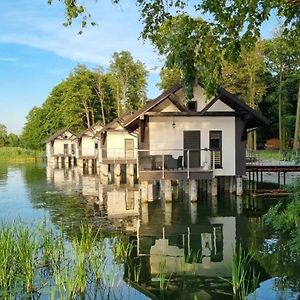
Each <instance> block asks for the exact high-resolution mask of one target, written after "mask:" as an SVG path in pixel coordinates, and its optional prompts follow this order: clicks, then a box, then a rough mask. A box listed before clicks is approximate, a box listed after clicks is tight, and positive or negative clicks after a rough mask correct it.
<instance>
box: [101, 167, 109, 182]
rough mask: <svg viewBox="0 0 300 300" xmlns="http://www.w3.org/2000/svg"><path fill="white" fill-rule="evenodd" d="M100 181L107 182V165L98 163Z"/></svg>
mask: <svg viewBox="0 0 300 300" xmlns="http://www.w3.org/2000/svg"><path fill="white" fill-rule="evenodd" d="M100 181H101V183H102V184H108V165H106V164H101V165H100Z"/></svg>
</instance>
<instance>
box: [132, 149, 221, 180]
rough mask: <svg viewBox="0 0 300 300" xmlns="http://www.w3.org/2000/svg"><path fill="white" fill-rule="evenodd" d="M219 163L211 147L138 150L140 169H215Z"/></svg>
mask: <svg viewBox="0 0 300 300" xmlns="http://www.w3.org/2000/svg"><path fill="white" fill-rule="evenodd" d="M217 164H218V160H217V159H216V153H215V151H212V150H210V149H206V148H205V149H200V150H199V149H164V150H138V169H139V171H162V173H163V178H164V173H165V172H168V171H183V172H187V173H188V178H189V173H190V172H191V171H213V170H214V169H215V167H216V166H217Z"/></svg>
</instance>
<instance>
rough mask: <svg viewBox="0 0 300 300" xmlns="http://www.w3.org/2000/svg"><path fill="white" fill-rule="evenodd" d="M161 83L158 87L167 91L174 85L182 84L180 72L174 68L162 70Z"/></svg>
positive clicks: (160, 74)
mask: <svg viewBox="0 0 300 300" xmlns="http://www.w3.org/2000/svg"><path fill="white" fill-rule="evenodd" d="M159 76H160V82H159V83H158V84H157V86H158V87H159V88H160V89H162V90H167V89H168V88H170V87H172V86H173V85H175V84H177V83H180V82H181V74H180V70H178V69H176V68H173V69H170V68H162V69H161V71H160V73H159Z"/></svg>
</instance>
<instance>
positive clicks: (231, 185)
mask: <svg viewBox="0 0 300 300" xmlns="http://www.w3.org/2000/svg"><path fill="white" fill-rule="evenodd" d="M229 181H230V183H229V192H230V193H231V194H233V193H235V192H236V184H235V177H234V176H230V177H229Z"/></svg>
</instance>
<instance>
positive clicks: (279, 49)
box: [265, 31, 300, 150]
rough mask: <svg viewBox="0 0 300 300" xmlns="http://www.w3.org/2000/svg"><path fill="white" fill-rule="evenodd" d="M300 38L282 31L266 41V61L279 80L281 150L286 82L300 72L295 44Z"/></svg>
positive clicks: (283, 142) (284, 137)
mask: <svg viewBox="0 0 300 300" xmlns="http://www.w3.org/2000/svg"><path fill="white" fill-rule="evenodd" d="M297 40H298V41H299V38H298V39H297V38H293V37H292V36H291V35H287V34H283V32H282V31H280V32H278V33H277V35H276V36H275V37H274V38H273V39H272V40H269V41H266V42H265V44H266V60H267V65H268V67H269V69H270V72H272V73H273V74H275V75H276V78H277V83H278V84H277V86H278V89H277V94H278V125H279V140H280V150H284V149H285V146H286V133H285V128H286V124H285V115H286V105H287V97H288V96H287V94H286V93H285V88H284V85H285V82H286V80H287V79H288V78H289V76H290V75H291V74H292V73H293V72H295V71H298V70H299V62H300V51H299V49H298V47H295V45H296V44H297V43H296V44H294V43H295V42H296V41H297Z"/></svg>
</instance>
